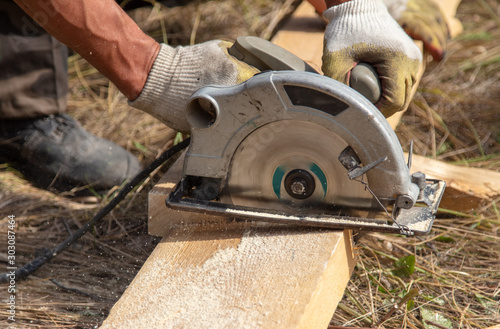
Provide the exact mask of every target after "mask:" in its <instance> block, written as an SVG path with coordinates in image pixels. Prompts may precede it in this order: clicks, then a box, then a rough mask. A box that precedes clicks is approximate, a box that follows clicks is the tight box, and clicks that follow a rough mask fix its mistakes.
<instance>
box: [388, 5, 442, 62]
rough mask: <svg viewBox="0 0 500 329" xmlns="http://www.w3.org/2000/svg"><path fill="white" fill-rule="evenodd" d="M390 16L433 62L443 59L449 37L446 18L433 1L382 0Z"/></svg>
mask: <svg viewBox="0 0 500 329" xmlns="http://www.w3.org/2000/svg"><path fill="white" fill-rule="evenodd" d="M384 3H385V5H386V6H387V9H388V10H389V13H390V14H391V16H392V17H393V18H394V19H395V20H396V21H397V22H398V23H399V25H400V26H401V27H402V28H403V29H404V30H405V32H406V33H407V34H408V35H409V36H410V37H412V38H413V39H415V40H421V41H422V42H423V43H424V48H425V49H426V50H427V51H428V52H429V53H430V54H431V55H432V57H433V59H434V60H435V61H440V60H441V59H443V57H444V55H445V52H446V43H447V40H448V39H449V37H450V32H449V29H448V24H447V23H446V18H445V16H444V14H443V12H442V11H441V9H440V8H439V6H438V5H437V4H436V2H435V0H384Z"/></svg>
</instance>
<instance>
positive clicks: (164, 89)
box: [130, 40, 259, 132]
mask: <svg viewBox="0 0 500 329" xmlns="http://www.w3.org/2000/svg"><path fill="white" fill-rule="evenodd" d="M231 45H232V44H231V43H229V42H225V41H218V40H215V41H209V42H205V43H201V44H198V45H194V46H187V47H177V48H172V47H170V46H167V45H165V44H162V45H161V49H160V52H159V54H158V56H157V58H156V60H155V62H154V64H153V67H152V69H151V71H150V73H149V76H148V79H147V81H146V85H145V86H144V89H143V90H142V91H141V94H140V95H139V97H138V98H137V99H135V100H134V101H132V102H130V105H131V106H133V107H136V108H138V109H140V110H143V111H145V112H147V113H149V114H151V115H152V116H154V117H156V118H157V119H159V120H160V121H162V122H163V123H165V124H166V125H167V126H169V127H171V128H173V129H175V130H178V131H182V132H187V131H189V130H190V125H189V123H188V121H187V119H186V116H185V108H186V105H187V101H188V99H189V97H190V96H191V95H192V94H193V93H194V92H195V91H196V90H198V89H200V88H201V87H203V86H206V85H234V84H237V83H240V82H243V81H245V80H247V79H249V78H251V77H252V76H253V75H255V74H256V73H258V72H259V71H258V70H257V69H256V68H254V67H252V66H249V65H248V64H245V63H243V62H240V61H238V60H237V59H236V58H234V57H233V56H231V55H229V54H228V48H229V47H231Z"/></svg>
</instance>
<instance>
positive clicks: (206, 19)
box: [0, 0, 500, 328]
mask: <svg viewBox="0 0 500 329" xmlns="http://www.w3.org/2000/svg"><path fill="white" fill-rule="evenodd" d="M295 5H296V1H289V0H281V1H273V2H271V1H267V2H261V1H252V2H248V1H247V2H245V1H231V0H226V1H222V0H221V1H216V2H215V1H191V2H189V3H188V4H187V5H185V6H182V7H180V6H179V7H173V8H170V9H168V10H167V9H165V8H164V7H159V6H155V7H148V8H141V9H138V10H136V11H134V12H133V13H132V14H131V15H132V17H134V18H135V19H136V20H138V21H139V22H140V24H141V27H143V28H144V29H145V30H147V31H149V33H150V34H151V35H153V36H154V37H155V38H156V39H157V40H159V41H165V42H168V43H169V44H171V45H177V44H184V45H185V44H191V43H197V42H202V41H205V40H210V39H214V38H223V39H234V38H235V37H237V36H239V35H259V36H263V37H266V38H269V37H270V36H271V35H272V33H273V31H274V30H275V29H276V27H277V26H278V24H279V22H280V21H281V19H282V18H283V17H285V16H286V15H287V14H288V13H289V12H290V10H291V9H292V8H293V7H294V6H295ZM222 12H223V13H224V14H223V15H221V14H220V13H222ZM458 17H459V18H460V19H461V21H462V22H463V24H464V28H465V30H464V33H463V34H462V35H461V36H459V37H458V38H457V39H456V40H454V41H452V42H451V43H450V46H449V50H448V57H447V59H446V60H445V61H443V62H442V63H438V64H433V65H431V66H430V67H429V68H428V70H427V74H426V75H425V77H424V79H423V81H422V83H421V85H420V88H419V93H418V95H417V96H416V98H415V100H414V101H413V103H412V105H411V107H410V109H409V111H408V112H407V113H406V114H405V115H404V117H403V121H402V124H401V125H400V127H399V128H398V130H397V133H398V135H399V137H400V139H401V142H402V145H403V147H404V148H405V150H408V147H409V143H410V140H413V141H414V144H415V153H417V154H421V155H425V156H429V157H433V158H437V159H440V160H444V161H448V162H452V163H456V164H460V165H463V166H473V167H481V168H487V169H491V170H497V171H498V170H500V109H499V106H500V105H499V104H500V43H499V41H498V40H500V29H499V27H500V18H499V17H500V4H499V2H498V1H494V0H468V1H462V4H461V6H460V7H459V11H458ZM160 18H161V19H160ZM69 67H70V78H71V79H70V80H71V81H70V89H71V93H70V98H69V112H70V113H71V115H72V116H74V117H75V118H76V119H78V120H79V121H80V122H81V123H82V124H83V125H84V126H85V127H86V128H87V129H88V130H89V131H91V132H92V133H94V134H96V135H98V136H101V137H105V138H108V139H111V140H113V141H115V142H117V143H118V144H120V145H122V146H124V147H125V148H127V149H128V150H130V151H131V152H133V153H134V154H135V155H136V156H138V157H139V159H140V160H141V162H142V163H143V164H145V165H147V164H148V163H150V162H151V161H152V159H154V158H155V157H157V156H158V155H159V154H160V153H161V152H162V151H163V150H165V149H166V148H168V147H169V146H171V145H172V143H173V139H174V137H175V136H176V134H175V132H173V131H172V130H170V129H169V128H166V127H165V126H163V125H162V124H161V123H159V122H158V121H156V120H155V119H153V118H152V117H150V116H148V115H146V114H144V113H142V112H140V111H138V110H135V109H132V108H130V107H128V105H127V103H126V101H125V99H124V97H123V96H122V95H121V94H120V93H118V92H117V90H116V88H114V87H113V86H112V85H110V84H109V83H108V81H107V80H106V79H105V78H103V77H102V76H101V75H100V74H98V73H97V72H96V71H95V69H93V68H91V67H89V66H88V65H87V64H86V63H85V62H84V61H83V60H82V59H81V58H80V57H79V56H77V55H73V56H71V57H70V59H69ZM1 166H2V167H1V168H0V227H1V228H2V229H1V230H0V232H6V229H4V228H5V227H6V226H7V216H8V215H15V216H16V221H17V225H18V227H17V232H16V250H17V255H16V256H17V259H16V261H17V263H18V264H24V263H27V262H28V261H30V260H31V259H32V258H33V257H34V256H35V255H36V254H37V252H39V250H40V249H42V248H45V247H50V248H51V247H53V246H54V245H55V244H56V243H58V242H60V241H62V240H63V239H65V238H66V237H67V236H68V235H69V234H71V233H72V232H74V231H76V230H77V229H78V228H79V227H81V225H83V224H84V223H85V222H86V221H87V220H88V219H90V218H91V217H92V216H93V214H94V213H95V212H96V211H97V210H98V209H100V208H102V207H103V206H104V205H105V204H106V203H107V202H108V201H109V199H110V198H111V197H112V195H113V193H114V191H111V192H110V193H109V194H108V195H97V196H95V197H90V198H86V199H75V198H71V197H67V196H66V195H64V194H63V195H55V194H52V193H50V192H46V191H41V190H39V189H36V188H33V187H31V186H30V185H29V184H28V183H27V182H26V181H24V180H23V179H22V178H21V177H20V176H19V174H18V173H16V172H15V171H14V170H13V169H11V168H10V167H8V165H6V164H4V165H1ZM164 171H165V168H163V169H160V171H159V172H158V173H156V174H155V175H153V176H152V177H151V178H150V179H148V180H147V181H146V182H145V183H144V185H142V186H141V187H140V188H138V189H137V190H135V191H134V193H133V194H132V196H130V197H129V198H128V199H127V200H125V201H124V202H122V203H121V204H120V205H119V207H117V208H116V209H115V210H114V211H112V213H111V214H110V215H108V216H107V217H106V219H105V220H104V222H103V223H102V225H100V226H99V227H95V228H94V230H93V231H92V232H91V233H87V234H86V235H85V236H84V238H82V239H81V240H79V241H78V242H77V243H75V244H74V245H73V246H71V247H70V248H69V249H68V250H67V251H65V252H63V253H61V254H60V255H58V256H57V257H55V258H54V259H53V260H52V261H51V262H50V263H48V264H46V265H45V266H44V267H42V268H41V269H40V270H39V271H37V272H36V273H35V274H34V275H33V276H31V277H30V278H29V280H27V281H23V282H19V283H18V287H17V288H18V293H17V298H18V304H17V307H18V308H17V313H16V319H17V321H18V323H22V326H24V327H83V328H90V327H94V326H98V325H99V324H100V323H101V322H102V321H103V320H104V319H105V317H106V315H107V313H108V312H109V310H110V308H111V307H112V305H113V304H114V302H115V301H116V300H118V298H119V297H120V296H121V294H122V293H123V291H124V290H125V288H126V287H127V285H128V284H129V283H130V281H131V280H132V279H133V278H134V276H135V274H136V273H137V271H138V270H139V268H140V267H141V265H142V264H143V262H144V261H145V260H146V258H147V257H148V255H149V254H150V253H151V251H152V250H153V249H154V246H155V245H156V244H157V243H158V239H157V238H155V237H151V236H149V235H147V227H146V225H147V209H146V199H147V192H148V191H149V189H151V187H152V186H153V183H154V182H155V181H156V180H157V179H158V178H159V177H160V175H161V173H162V172H164ZM499 204H500V199H496V200H489V202H487V203H485V204H483V205H482V206H481V207H479V208H477V209H475V210H474V211H470V212H467V213H463V212H461V213H458V212H455V213H454V214H453V215H450V214H449V213H453V209H449V211H448V214H442V215H440V216H439V218H438V219H437V220H436V222H435V225H434V228H433V231H432V233H431V234H430V235H429V236H425V237H423V238H422V239H417V238H402V237H398V236H395V235H386V234H384V235H382V234H369V235H366V236H364V237H362V238H361V239H360V241H359V242H358V249H357V251H358V255H359V258H358V259H359V261H358V264H357V266H356V269H355V272H354V275H353V277H352V279H351V282H350V284H349V286H348V289H347V291H346V296H345V297H344V300H343V301H342V303H341V304H340V306H339V308H338V310H337V312H336V314H335V317H334V319H332V326H333V325H337V326H339V325H344V326H364V327H366V326H373V325H375V324H376V323H378V322H380V321H381V320H387V321H386V322H385V324H384V325H383V326H384V327H386V328H393V327H406V328H423V326H424V323H423V322H424V321H423V317H424V314H425V312H427V313H429V312H430V314H431V315H432V314H438V315H440V316H442V317H444V318H446V319H449V320H450V321H452V322H453V323H454V328H456V327H463V328H481V327H487V326H490V325H493V324H497V323H499V322H500V314H499V312H500V306H499V300H500V283H499V282H500V274H499V273H500V237H499V232H498V229H499V228H500V210H499ZM0 241H1V245H2V246H4V247H3V248H0V260H1V262H2V264H6V259H7V249H6V245H7V244H6V241H7V236H6V234H4V233H2V234H1V236H0ZM408 255H415V259H416V261H415V268H416V270H415V273H414V274H411V275H410V276H409V277H404V276H403V277H402V276H398V275H396V274H395V272H394V270H395V261H396V260H397V259H400V258H401V257H404V256H408ZM3 268H4V269H5V266H3ZM0 288H1V289H3V290H4V291H3V292H2V293H1V294H0V296H1V300H2V303H0V325H1V326H4V325H5V324H6V319H7V316H8V306H7V304H6V303H3V301H5V298H6V296H8V295H7V291H6V286H5V285H3V286H1V287H0ZM408 294H410V297H411V298H410V299H409V300H406V299H405V296H406V297H407V298H409V297H408ZM410 301H411V302H410ZM398 303H399V304H400V305H399V306H400V307H399V308H398V309H397V310H395V311H394V312H392V311H391V309H392V308H393V307H394V305H395V304H398ZM391 312H392V313H391ZM387 314H389V315H388V316H386V315H387ZM431 322H432V321H431ZM428 324H429V322H427V325H428ZM439 326H441V327H442V326H443V324H439V323H436V326H435V327H434V328H440V327H439ZM445 327H446V326H445ZM428 328H432V327H428Z"/></svg>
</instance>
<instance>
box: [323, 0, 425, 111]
mask: <svg viewBox="0 0 500 329" xmlns="http://www.w3.org/2000/svg"><path fill="white" fill-rule="evenodd" d="M324 17H325V18H326V19H327V20H328V21H329V23H328V26H327V28H326V31H325V44H324V52H323V66H322V70H323V73H324V74H325V75H326V76H329V77H331V78H333V79H335V80H338V81H341V82H343V83H345V84H348V81H349V77H350V71H351V70H352V68H353V67H354V66H356V65H357V64H358V63H368V64H371V65H372V66H373V67H374V68H375V70H376V71H377V73H378V75H379V78H380V83H381V86H382V98H381V100H380V101H379V102H378V103H377V104H375V105H376V106H377V107H378V108H379V109H380V111H381V112H382V114H384V115H385V116H386V117H389V116H391V115H393V114H394V113H395V112H397V111H401V110H404V109H406V108H407V107H408V104H409V102H410V93H411V89H412V87H413V85H414V83H415V80H416V74H417V72H418V68H419V65H420V61H421V60H422V54H421V52H420V50H419V49H418V47H417V46H415V44H414V43H413V41H412V40H411V39H410V38H409V37H408V35H407V34H406V33H405V32H404V31H403V30H402V29H401V27H400V26H399V24H398V23H397V22H396V21H395V20H394V19H393V18H392V17H391V15H389V13H388V11H387V8H386V6H385V5H384V4H383V3H382V0H353V1H349V2H345V3H343V4H340V5H337V6H333V7H330V8H328V9H327V10H326V11H325V12H324Z"/></svg>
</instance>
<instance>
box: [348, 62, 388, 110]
mask: <svg viewBox="0 0 500 329" xmlns="http://www.w3.org/2000/svg"><path fill="white" fill-rule="evenodd" d="M349 85H350V86H351V88H352V89H354V90H356V91H357V92H359V93H360V94H361V95H363V96H365V97H366V98H367V99H368V100H369V101H370V102H372V103H373V104H376V103H378V101H379V100H380V97H382V87H381V86H380V79H379V78H378V74H377V71H375V68H373V66H371V65H370V64H367V63H359V64H358V65H356V66H355V67H354V68H353V69H352V70H351V78H350V79H349Z"/></svg>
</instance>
